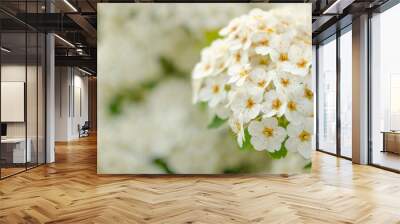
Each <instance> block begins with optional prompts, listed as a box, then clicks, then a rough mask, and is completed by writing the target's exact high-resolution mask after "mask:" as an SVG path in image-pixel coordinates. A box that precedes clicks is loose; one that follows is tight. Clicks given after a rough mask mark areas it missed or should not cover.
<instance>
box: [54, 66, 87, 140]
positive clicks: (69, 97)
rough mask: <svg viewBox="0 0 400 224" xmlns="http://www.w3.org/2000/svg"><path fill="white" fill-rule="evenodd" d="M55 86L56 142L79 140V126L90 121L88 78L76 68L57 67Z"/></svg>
mask: <svg viewBox="0 0 400 224" xmlns="http://www.w3.org/2000/svg"><path fill="white" fill-rule="evenodd" d="M55 85H56V91H55V123H56V127H55V129H56V130H55V140H56V141H70V140H74V139H77V138H79V132H78V125H83V124H84V122H85V121H87V120H88V78H87V77H86V76H84V74H83V73H82V72H80V71H79V70H77V69H76V68H71V67H56V83H55ZM79 96H80V97H79ZM80 107H81V108H80Z"/></svg>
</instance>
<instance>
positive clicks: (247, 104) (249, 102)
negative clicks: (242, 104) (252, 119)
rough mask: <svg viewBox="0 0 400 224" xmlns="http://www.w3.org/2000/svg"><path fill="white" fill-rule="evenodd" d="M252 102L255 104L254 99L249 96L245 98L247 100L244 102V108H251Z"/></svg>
mask: <svg viewBox="0 0 400 224" xmlns="http://www.w3.org/2000/svg"><path fill="white" fill-rule="evenodd" d="M254 104H256V103H255V102H254V100H253V99H251V98H249V99H247V102H246V108H247V109H251V108H253V106H254Z"/></svg>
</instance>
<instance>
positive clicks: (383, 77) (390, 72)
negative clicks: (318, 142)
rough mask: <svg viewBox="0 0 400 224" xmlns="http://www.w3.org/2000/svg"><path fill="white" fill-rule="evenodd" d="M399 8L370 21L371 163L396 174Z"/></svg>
mask: <svg viewBox="0 0 400 224" xmlns="http://www.w3.org/2000/svg"><path fill="white" fill-rule="evenodd" d="M398 21H400V5H396V6H394V7H392V8H390V9H388V10H386V11H384V12H382V13H380V14H376V15H374V16H373V17H372V18H371V26H372V27H371V29H372V32H371V33H372V37H371V39H372V46H371V47H372V49H371V52H372V54H371V60H372V61H371V67H372V71H371V99H370V104H371V111H370V120H371V125H370V126H371V130H370V132H371V141H372V149H371V154H370V157H371V162H372V163H373V164H375V165H379V166H383V167H386V168H390V169H395V170H400V132H399V130H400V103H399V102H400V101H399V98H398V97H399V96H400V63H399V59H398V58H399V57H398V52H400V45H399V42H398V40H399V39H400V33H399V32H398V29H396V28H394V27H398Z"/></svg>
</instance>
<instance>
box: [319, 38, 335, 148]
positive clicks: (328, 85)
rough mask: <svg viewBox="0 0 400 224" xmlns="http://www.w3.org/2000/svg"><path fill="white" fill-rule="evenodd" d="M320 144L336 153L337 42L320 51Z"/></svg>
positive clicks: (330, 43)
mask: <svg viewBox="0 0 400 224" xmlns="http://www.w3.org/2000/svg"><path fill="white" fill-rule="evenodd" d="M318 63H319V64H318V65H319V66H318V75H319V76H318V138H319V139H318V144H319V149H320V150H323V151H327V152H331V153H336V40H332V41H330V42H328V43H326V44H324V45H320V46H319V49H318Z"/></svg>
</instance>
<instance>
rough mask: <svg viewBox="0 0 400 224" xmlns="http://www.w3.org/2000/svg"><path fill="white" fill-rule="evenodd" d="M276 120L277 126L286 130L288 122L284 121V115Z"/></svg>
mask: <svg viewBox="0 0 400 224" xmlns="http://www.w3.org/2000/svg"><path fill="white" fill-rule="evenodd" d="M276 119H277V120H278V125H279V126H281V127H283V128H286V127H287V126H288V125H289V123H290V122H289V121H288V120H287V119H286V117H285V115H282V116H281V117H276Z"/></svg>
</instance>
